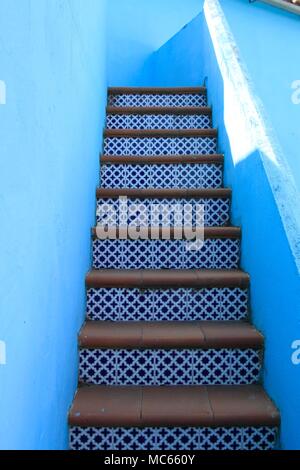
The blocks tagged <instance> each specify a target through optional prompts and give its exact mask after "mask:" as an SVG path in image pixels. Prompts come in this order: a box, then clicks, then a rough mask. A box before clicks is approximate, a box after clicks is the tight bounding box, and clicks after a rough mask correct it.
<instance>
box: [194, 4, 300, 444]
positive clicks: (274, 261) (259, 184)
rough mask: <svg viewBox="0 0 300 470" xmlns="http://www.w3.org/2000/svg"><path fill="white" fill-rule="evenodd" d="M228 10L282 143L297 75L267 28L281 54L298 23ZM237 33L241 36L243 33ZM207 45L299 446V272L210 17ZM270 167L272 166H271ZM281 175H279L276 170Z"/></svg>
mask: <svg viewBox="0 0 300 470" xmlns="http://www.w3.org/2000/svg"><path fill="white" fill-rule="evenodd" d="M222 7H223V8H224V11H225V13H226V19H227V20H228V22H229V24H230V26H231V29H232V32H233V33H234V37H235V40H236V44H237V46H238V47H239V46H240V45H241V51H242V52H244V53H243V59H244V61H245V63H246V66H248V65H249V70H250V76H251V79H252V81H253V84H254V91H256V92H257V94H258V97H259V98H260V99H261V101H262V103H263V105H265V109H266V111H267V115H268V118H269V119H270V122H271V124H272V125H273V124H274V130H275V134H276V135H277V137H278V139H280V140H281V130H280V129H279V128H278V125H279V124H280V123H281V124H282V119H283V116H284V119H286V122H285V123H284V124H282V125H283V127H284V128H285V129H287V128H288V127H289V125H290V126H291V128H292V129H294V130H295V127H296V126H297V125H298V123H299V116H298V122H297V123H295V122H293V120H294V118H295V112H296V113H297V111H296V109H298V113H299V112H300V108H297V107H294V108H293V106H291V104H290V96H289V87H288V84H289V82H290V80H291V79H292V78H293V77H295V78H296V77H297V75H296V70H295V64H294V60H293V58H292V57H291V56H289V59H290V60H289V61H288V60H287V58H286V57H285V58H284V59H283V61H284V63H285V66H284V68H283V69H282V68H281V66H280V65H279V64H277V71H276V73H277V76H276V73H275V58H274V56H272V55H271V57H270V55H269V53H270V49H271V38H272V41H275V43H277V39H276V37H274V34H272V33H270V38H268V34H267V32H269V29H267V27H266V25H269V24H270V25H271V26H272V25H273V23H272V19H273V18H274V17H275V19H276V22H277V26H278V27H279V23H280V15H282V23H281V29H280V31H281V34H280V39H281V41H282V42H283V44H284V45H283V46H282V47H281V49H280V50H281V51H282V50H283V49H288V48H289V41H290V38H291V37H292V35H293V33H294V30H293V25H294V21H295V19H294V18H289V17H287V16H286V15H285V13H282V12H280V11H279V10H278V13H277V12H273V11H271V12H270V10H269V8H268V7H267V8H265V9H264V7H263V6H262V7H259V8H258V12H259V15H264V21H262V17H260V16H258V20H257V22H256V17H254V16H252V15H253V13H252V12H253V11H254V10H252V8H251V6H250V5H249V4H246V2H242V1H241V2H239V1H234V2H232V1H230V0H228V1H226V2H222ZM239 8H240V9H239ZM263 12H264V13H263ZM239 13H240V14H239ZM289 20H290V21H289ZM262 25H264V31H265V34H264V35H262V34H261V37H260V41H259V39H257V37H256V28H258V30H259V31H260V28H261V27H262ZM250 29H251V35H248V41H246V38H247V31H248V32H249V30H250ZM235 31H237V32H238V34H237V35H235ZM260 32H261V31H260ZM273 32H274V31H273ZM289 32H291V37H290V36H289ZM275 36H276V35H275ZM241 37H242V40H241ZM253 43H254V46H253ZM246 46H247V47H246ZM256 46H257V47H256ZM225 47H226V46H225ZM291 47H292V48H293V47H294V45H292V46H291ZM203 48H204V49H203V50H204V54H205V65H204V70H205V76H206V77H207V85H208V90H209V101H210V104H212V105H213V117H214V124H215V125H217V126H218V128H219V150H220V152H224V153H225V157H226V158H225V183H226V185H228V186H231V187H232V189H233V204H232V214H233V216H232V222H233V223H234V224H237V225H241V226H242V230H243V239H242V268H243V269H245V270H246V271H247V272H249V273H250V275H251V315H252V320H253V322H254V324H255V325H256V327H257V328H258V329H259V330H261V331H262V332H263V334H264V335H265V338H266V350H265V358H264V365H265V367H264V375H263V381H264V385H265V387H266V389H267V391H268V392H269V394H270V395H271V397H272V398H273V400H274V401H275V402H276V404H277V405H278V407H279V409H280V412H281V415H282V427H281V438H280V443H279V446H280V447H282V448H283V449H299V448H300V434H299V417H300V400H299V388H300V374H299V372H300V371H299V367H300V366H299V365H296V364H293V361H292V354H293V352H294V350H293V349H292V347H291V346H292V343H293V342H294V341H295V340H298V339H299V337H300V333H299V330H300V329H299V323H300V277H299V272H298V270H297V266H296V263H295V258H294V257H293V254H292V251H291V247H290V244H289V242H288V238H287V233H286V230H285V227H284V224H283V221H282V218H281V215H280V214H279V210H278V207H277V204H276V202H275V199H274V193H273V191H272V190H271V187H270V180H269V179H268V178H267V175H266V171H265V168H264V165H263V163H262V158H261V153H260V152H259V150H258V148H257V147H251V145H249V143H248V142H249V139H248V132H249V128H250V126H251V123H250V122H248V121H247V119H245V117H243V116H242V114H240V113H239V110H240V109H241V107H242V106H243V102H242V101H241V97H240V95H239V89H238V88H234V84H232V83H229V80H228V79H227V78H226V77H225V76H224V75H223V74H222V72H221V69H220V66H219V64H218V61H217V59H216V54H215V50H214V47H213V44H212V41H211V37H210V33H209V30H208V28H207V25H206V22H205V19H204V28H203ZM246 52H247V53H246ZM281 57H282V56H281ZM227 65H228V64H227ZM229 65H230V64H229ZM272 67H274V68H273V73H274V75H273V78H274V80H273V81H272V80H271V76H272V74H271V72H270V73H269V68H271V69H272ZM285 74H286V75H285ZM278 75H279V76H280V77H278ZM280 83H281V86H280ZM271 96H272V97H273V101H274V102H273V103H271V102H272V99H271ZM277 102H278V107H277V105H276V103H277ZM271 104H272V105H271ZM283 109H284V111H283ZM290 111H291V112H290ZM281 113H282V114H281ZM249 119H250V117H249ZM294 137H295V139H294V140H293V141H292V142H290V143H289V145H290V146H291V147H292V151H291V152H290V151H289V149H288V148H287V147H285V146H284V142H283V141H282V140H281V143H282V144H283V146H284V149H285V152H284V156H285V157H286V159H287V160H288V161H290V160H291V159H293V158H294V157H293V155H294V153H295V152H297V139H298V136H297V135H295V136H294ZM268 163H269V165H272V162H268ZM274 165H275V163H274ZM295 165H296V163H295ZM293 168H295V167H293ZM276 171H280V170H278V169H277V168H276ZM293 173H295V172H293ZM286 202H289V203H290V202H291V201H286ZM294 204H296V205H297V204H298V205H299V200H298V201H297V200H295V201H294ZM298 362H299V361H298Z"/></svg>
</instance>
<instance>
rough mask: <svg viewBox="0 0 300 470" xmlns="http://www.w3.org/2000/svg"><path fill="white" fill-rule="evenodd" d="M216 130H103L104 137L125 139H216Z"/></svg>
mask: <svg viewBox="0 0 300 470" xmlns="http://www.w3.org/2000/svg"><path fill="white" fill-rule="evenodd" d="M217 136H218V131H217V129H150V130H149V129H147V130H145V129H105V131H104V137H110V138H113V137H116V138H118V137H125V138H132V139H138V138H142V139H143V138H145V139H146V138H151V137H156V138H159V137H163V138H166V139H170V138H176V137H186V138H191V137H194V138H197V137H217Z"/></svg>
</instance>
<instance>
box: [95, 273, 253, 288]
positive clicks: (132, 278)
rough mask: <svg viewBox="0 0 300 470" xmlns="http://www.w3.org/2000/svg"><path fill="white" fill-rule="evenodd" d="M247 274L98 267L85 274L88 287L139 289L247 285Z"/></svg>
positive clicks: (245, 286) (234, 286) (240, 286)
mask: <svg viewBox="0 0 300 470" xmlns="http://www.w3.org/2000/svg"><path fill="white" fill-rule="evenodd" d="M249 282H250V279H249V275H248V274H246V273H245V272H243V271H239V270H222V269H220V270H218V269H215V270H213V269H211V270H210V269H203V270H192V269H191V270H182V269H167V270H158V269H149V270H136V269H125V270H121V269H99V270H93V271H91V272H90V273H89V274H88V275H87V277H86V285H87V287H88V288H96V289H97V288H103V287H107V288H108V287H119V288H122V287H123V288H129V289H130V288H138V289H147V288H148V289H149V288H150V289H155V288H156V289H166V288H183V287H187V288H196V289H201V288H222V287H229V288H230V287H232V288H236V287H238V288H241V289H247V288H248V287H249Z"/></svg>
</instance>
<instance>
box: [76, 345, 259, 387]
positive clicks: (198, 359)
mask: <svg viewBox="0 0 300 470" xmlns="http://www.w3.org/2000/svg"><path fill="white" fill-rule="evenodd" d="M260 369H261V352H260V351H256V350H253V349H246V350H242V349H208V350H203V349H170V350H166V349H131V350H127V349H82V350H81V351H80V375H79V377H80V381H81V382H83V383H87V384H94V385H153V386H155V385H157V386H158V385H252V384H255V383H257V382H258V380H259V375H260Z"/></svg>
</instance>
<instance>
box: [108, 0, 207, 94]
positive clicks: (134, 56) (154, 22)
mask: <svg viewBox="0 0 300 470" xmlns="http://www.w3.org/2000/svg"><path fill="white" fill-rule="evenodd" d="M202 5H203V0H184V1H182V0H163V1H161V0H151V1H148V0H126V1H124V0H109V2H108V44H109V59H108V77H109V84H110V85H111V86H147V85H149V84H150V85H151V84H155V80H154V77H153V75H152V70H151V68H148V67H145V66H144V64H145V62H146V61H147V60H148V59H149V57H150V56H151V54H153V53H154V52H155V51H156V50H158V49H159V48H160V47H161V46H163V45H164V44H165V43H166V42H167V41H168V40H169V39H170V38H172V37H173V36H174V35H175V34H176V33H177V32H178V31H180V30H181V28H182V27H183V26H184V25H186V24H187V23H189V22H190V21H191V20H192V19H193V18H195V17H196V16H197V14H198V13H199V12H200V11H201V9H202Z"/></svg>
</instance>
